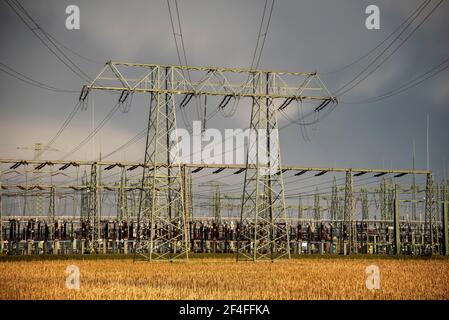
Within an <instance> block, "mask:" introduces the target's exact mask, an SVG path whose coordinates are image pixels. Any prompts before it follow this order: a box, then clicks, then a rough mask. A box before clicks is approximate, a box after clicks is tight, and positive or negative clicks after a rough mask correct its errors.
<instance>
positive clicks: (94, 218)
mask: <svg viewBox="0 0 449 320" xmlns="http://www.w3.org/2000/svg"><path fill="white" fill-rule="evenodd" d="M98 170H99V168H98V165H97V164H96V163H93V164H92V165H91V168H90V184H89V220H88V224H89V228H90V230H89V231H90V239H89V240H90V242H89V248H90V252H92V253H93V252H99V244H100V243H99V240H100V236H101V229H100V228H101V224H100V220H101V217H100V210H99V207H100V206H99V202H100V196H99V193H98V191H99V188H98V187H99V172H98Z"/></svg>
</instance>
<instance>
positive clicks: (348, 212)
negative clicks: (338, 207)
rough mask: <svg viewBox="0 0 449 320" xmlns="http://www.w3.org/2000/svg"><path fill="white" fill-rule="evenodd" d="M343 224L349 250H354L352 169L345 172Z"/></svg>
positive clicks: (355, 238) (355, 236) (355, 241)
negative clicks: (347, 235) (347, 236)
mask: <svg viewBox="0 0 449 320" xmlns="http://www.w3.org/2000/svg"><path fill="white" fill-rule="evenodd" d="M344 225H345V226H346V228H347V230H348V234H349V248H350V251H351V252H356V250H357V249H356V245H357V233H356V226H355V199H354V185H353V177H352V171H351V170H349V171H348V172H346V184H345V206H344Z"/></svg>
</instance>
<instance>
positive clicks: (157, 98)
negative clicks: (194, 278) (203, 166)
mask: <svg viewBox="0 0 449 320" xmlns="http://www.w3.org/2000/svg"><path fill="white" fill-rule="evenodd" d="M169 83H170V84H173V83H174V82H173V69H172V68H170V67H159V68H157V70H156V72H155V74H154V79H153V85H154V86H155V87H156V88H157V89H162V88H163V87H165V88H166V89H168V88H167V87H168V84H169ZM175 108H176V106H175V101H174V96H173V94H167V93H157V94H151V103H150V117H149V121H148V130H147V143H146V148H145V161H144V168H143V178H142V187H143V188H142V191H141V198H140V208H139V215H138V228H139V235H138V246H137V248H136V250H137V251H136V253H137V254H139V256H140V257H143V258H145V259H148V260H174V259H188V243H189V241H188V234H187V230H188V229H187V227H186V210H185V203H184V194H183V180H182V168H181V164H180V158H179V149H178V138H177V132H176V129H177V126H176V112H175ZM146 227H148V228H150V237H149V239H148V238H147V237H146V236H145V235H143V234H142V232H141V231H142V229H143V230H144V228H146Z"/></svg>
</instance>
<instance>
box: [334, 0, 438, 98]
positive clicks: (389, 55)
mask: <svg viewBox="0 0 449 320" xmlns="http://www.w3.org/2000/svg"><path fill="white" fill-rule="evenodd" d="M442 3H443V0H440V2H439V3H438V4H437V5H436V6H435V7H433V9H432V10H431V11H430V12H429V13H428V14H427V15H426V16H425V17H424V18H423V20H421V22H420V23H419V24H418V25H417V26H416V27H415V28H413V30H412V31H411V32H410V33H409V34H408V35H407V36H406V37H405V39H401V40H402V42H401V43H400V44H399V45H398V46H396V48H394V50H393V51H392V52H391V53H389V54H388V55H387V56H386V57H385V58H384V59H383V60H382V61H381V62H380V63H379V64H378V65H377V66H376V67H375V68H374V69H373V70H371V71H370V72H368V74H366V75H365V76H364V77H363V78H361V79H360V80H358V81H356V82H355V83H354V84H353V85H351V86H350V87H349V88H347V89H345V90H344V91H341V90H342V89H343V88H345V87H347V86H348V85H349V84H351V83H352V82H354V81H355V80H356V79H357V78H358V77H359V76H360V75H362V74H363V73H364V72H365V71H366V70H368V69H369V68H370V67H371V66H372V65H373V64H374V63H375V62H376V61H377V60H378V59H379V58H380V57H381V56H382V55H383V54H384V53H385V52H386V51H387V50H388V49H389V48H390V47H391V46H392V45H393V44H394V42H395V41H396V40H397V39H400V36H401V35H402V33H404V32H405V30H406V29H407V28H408V27H409V26H410V25H411V23H413V21H415V20H416V18H417V17H418V16H419V15H420V14H421V12H422V11H423V10H424V8H425V7H426V6H427V4H426V5H425V6H424V7H423V8H422V10H420V11H419V13H418V14H417V15H416V16H415V17H414V18H413V19H412V20H411V21H410V22H409V23H408V24H407V26H406V28H405V29H404V30H402V31H401V33H399V35H398V36H397V37H396V38H395V39H394V40H393V41H392V42H391V43H390V45H389V46H388V47H387V48H385V49H384V50H383V51H382V52H381V53H380V54H379V55H378V56H377V57H376V59H374V60H373V61H372V62H371V63H370V64H369V65H368V66H367V67H366V68H365V69H364V70H362V72H360V73H359V74H358V75H357V76H356V77H355V78H354V79H353V80H351V81H350V82H348V83H346V84H345V85H344V86H343V87H341V88H340V89H338V90H337V92H336V93H337V96H341V95H343V94H345V93H347V92H349V91H350V90H352V89H353V88H355V87H356V86H358V85H359V84H360V83H361V82H362V81H364V80H365V79H366V78H368V77H369V76H370V75H371V74H373V73H374V72H375V71H376V70H378V69H379V68H380V67H381V66H382V65H383V64H384V63H385V62H386V61H387V60H388V59H389V58H390V57H391V56H392V55H393V54H395V53H396V51H397V50H399V49H400V48H401V47H402V45H403V44H404V43H405V42H407V40H408V39H409V38H410V37H411V36H412V35H413V34H414V33H415V32H416V31H417V30H418V29H419V28H420V27H421V25H422V24H423V23H424V22H425V21H426V20H427V19H428V18H429V17H430V16H431V15H432V14H433V13H434V12H435V10H436V9H437V8H438V7H439V6H440V5H441V4H442Z"/></svg>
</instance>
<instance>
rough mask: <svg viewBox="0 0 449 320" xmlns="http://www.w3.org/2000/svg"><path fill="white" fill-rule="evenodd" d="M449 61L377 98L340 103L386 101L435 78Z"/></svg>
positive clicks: (448, 65)
mask: <svg viewBox="0 0 449 320" xmlns="http://www.w3.org/2000/svg"><path fill="white" fill-rule="evenodd" d="M448 61H449V58H448V59H445V60H444V61H443V62H441V63H439V64H438V65H436V66H434V67H433V68H431V69H430V70H428V71H426V72H424V73H422V74H420V75H419V76H417V77H415V78H413V79H411V80H409V81H407V82H406V83H404V84H403V85H401V86H399V87H397V88H396V89H393V90H390V91H388V92H386V93H383V94H381V95H378V96H374V97H371V98H368V99H365V100H361V101H348V102H345V101H342V102H341V103H344V104H360V103H373V102H378V101H381V100H384V99H388V98H390V97H393V96H395V95H398V94H400V93H402V92H404V91H406V90H409V89H411V88H414V87H416V86H418V85H419V84H421V83H423V82H424V81H426V80H428V79H430V78H432V77H435V76H436V75H438V74H439V73H441V72H443V71H444V70H446V69H447V68H449V64H447V65H446V66H444V64H446V63H447V62H448Z"/></svg>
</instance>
